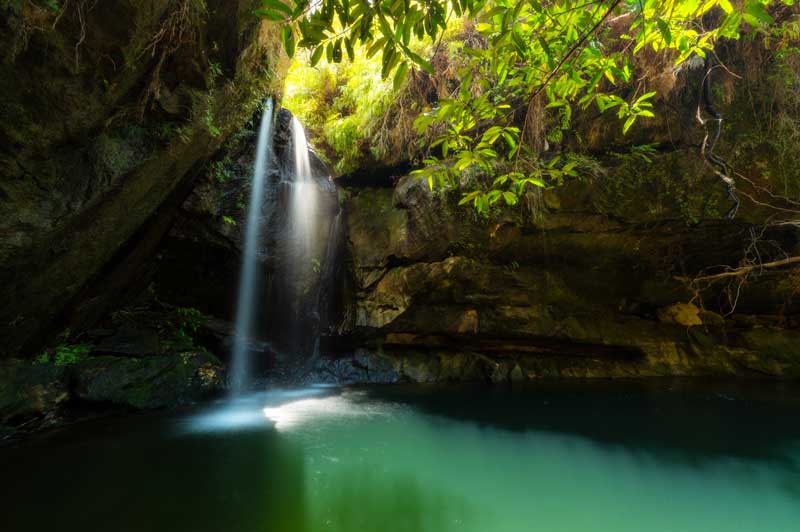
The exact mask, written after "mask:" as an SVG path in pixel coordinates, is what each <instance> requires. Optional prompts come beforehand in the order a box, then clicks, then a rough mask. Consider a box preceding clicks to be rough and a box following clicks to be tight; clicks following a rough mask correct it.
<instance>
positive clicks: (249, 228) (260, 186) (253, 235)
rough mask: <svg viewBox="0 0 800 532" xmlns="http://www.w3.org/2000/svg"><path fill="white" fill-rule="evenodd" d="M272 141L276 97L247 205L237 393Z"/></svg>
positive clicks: (242, 382)
mask: <svg viewBox="0 0 800 532" xmlns="http://www.w3.org/2000/svg"><path fill="white" fill-rule="evenodd" d="M271 141H272V99H271V98H270V99H268V100H267V101H266V103H265V104H264V113H263V114H262V116H261V126H260V128H259V132H258V143H257V147H256V160H255V166H254V168H253V183H252V187H251V189H250V202H249V205H248V207H247V225H246V226H245V238H244V252H243V255H242V266H241V274H240V277H239V294H238V299H237V304H236V328H235V335H234V339H233V356H232V358H231V369H230V384H231V391H232V392H233V393H234V394H239V393H241V392H242V391H243V390H244V389H245V388H246V387H247V384H248V382H249V378H250V360H249V358H250V357H249V352H248V351H249V345H250V343H251V342H252V340H253V335H254V323H253V321H254V320H253V317H254V315H255V312H254V311H255V308H254V307H255V301H254V299H255V294H256V283H257V279H256V269H257V263H258V243H259V240H260V236H261V229H262V227H261V223H260V221H261V206H262V204H263V201H264V181H265V177H266V173H267V168H268V166H269V163H270V160H269V159H270V144H271Z"/></svg>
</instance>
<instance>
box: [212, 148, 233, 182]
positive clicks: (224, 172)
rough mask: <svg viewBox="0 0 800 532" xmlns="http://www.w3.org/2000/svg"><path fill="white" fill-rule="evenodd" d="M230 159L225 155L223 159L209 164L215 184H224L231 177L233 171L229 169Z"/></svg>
mask: <svg viewBox="0 0 800 532" xmlns="http://www.w3.org/2000/svg"><path fill="white" fill-rule="evenodd" d="M230 166H231V157H230V155H228V154H226V155H225V157H224V158H222V159H220V160H219V161H214V162H213V163H211V175H212V176H213V178H214V180H215V181H216V182H217V183H220V184H222V183H225V182H227V181H228V180H229V179H230V178H232V177H233V171H232V170H231V168H230Z"/></svg>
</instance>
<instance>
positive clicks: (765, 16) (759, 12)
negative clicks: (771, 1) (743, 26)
mask: <svg viewBox="0 0 800 532" xmlns="http://www.w3.org/2000/svg"><path fill="white" fill-rule="evenodd" d="M744 19H745V20H746V21H747V22H748V24H750V25H751V26H758V25H759V23H760V22H763V23H764V24H772V23H773V22H775V21H774V20H773V18H772V17H771V16H770V15H769V13H767V10H766V9H765V8H764V4H762V3H761V2H760V1H759V0H748V2H747V4H746V5H745V8H744Z"/></svg>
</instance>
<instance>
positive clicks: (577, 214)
mask: <svg viewBox="0 0 800 532" xmlns="http://www.w3.org/2000/svg"><path fill="white" fill-rule="evenodd" d="M593 186H596V185H593ZM581 187H583V188H585V187H586V185H581ZM581 192H583V193H585V194H586V195H589V196H591V194H589V191H587V190H583V191H581V190H580V189H575V188H573V189H571V190H570V189H569V188H568V189H564V190H560V191H559V192H558V196H553V197H551V198H549V200H548V202H549V203H550V204H551V205H552V207H551V208H550V209H549V212H541V211H540V212H538V213H537V214H535V215H534V216H531V213H530V212H528V213H527V214H526V213H525V211H524V210H523V211H521V210H520V209H513V210H512V209H507V210H503V211H501V212H496V213H494V214H493V215H492V216H491V217H489V218H485V219H483V218H480V217H478V216H477V215H476V214H475V213H474V212H472V211H470V210H468V209H467V208H465V207H463V206H462V207H459V206H457V205H456V203H457V199H458V198H457V194H452V193H447V192H446V191H445V192H442V191H438V192H431V191H430V190H429V189H428V187H427V185H426V184H424V183H422V182H419V181H416V180H414V179H413V178H411V177H404V178H402V179H400V180H399V182H398V183H397V185H396V186H395V187H394V188H352V189H349V190H348V199H347V202H346V213H347V228H348V230H347V235H348V239H349V249H350V254H351V257H352V268H353V269H352V274H353V283H354V286H355V289H354V291H353V292H352V298H351V301H350V303H351V305H350V312H349V314H348V315H347V316H345V321H344V323H343V329H342V330H343V334H342V335H341V336H334V337H331V338H330V339H329V341H330V344H331V345H332V346H333V348H334V349H335V350H337V349H338V350H339V351H340V352H342V353H352V352H356V351H357V352H359V353H365V352H366V353H373V354H374V355H373V356H375V357H377V360H378V362H374V363H373V364H378V365H380V364H383V363H386V362H387V361H388V362H389V363H391V364H392V367H393V369H394V371H395V372H396V379H405V380H411V381H419V382H434V381H448V380H493V381H506V380H517V379H531V378H539V377H623V376H626V377H627V376H630V377H633V376H662V375H741V376H765V375H769V376H794V377H800V331H798V330H797V329H796V328H797V326H798V318H797V315H798V312H800V307H798V301H797V298H796V297H794V296H796V295H797V290H796V286H794V285H792V284H791V283H787V280H790V277H791V276H790V275H787V274H786V272H780V273H778V272H776V273H775V274H769V273H766V274H764V275H762V276H760V277H756V278H752V279H750V280H749V281H748V283H747V284H745V285H744V286H742V287H738V285H733V286H731V285H727V284H722V285H719V284H716V285H712V286H711V287H710V288H709V289H708V290H705V291H703V292H702V293H701V294H699V295H700V296H701V297H699V298H698V297H696V296H697V295H698V294H695V293H694V292H692V291H691V290H690V289H689V286H688V284H687V282H686V281H685V279H684V278H686V277H687V276H692V275H695V274H697V273H698V272H701V271H703V270H704V269H705V268H707V267H710V266H715V265H718V264H732V265H736V264H738V263H739V261H740V260H741V259H742V257H743V254H744V253H745V250H746V249H747V248H748V244H749V243H750V231H749V225H748V224H747V223H744V222H728V221H709V222H706V223H701V224H699V225H696V226H692V227H688V226H687V225H686V224H685V223H684V222H681V221H668V220H660V221H655V220H651V221H648V222H639V221H632V220H629V221H625V220H620V219H613V218H611V217H609V216H607V215H606V214H603V213H601V212H597V211H593V210H592V209H591V208H585V210H583V211H579V210H570V211H565V210H561V209H559V208H558V207H556V206H558V205H563V204H566V203H567V202H568V201H570V198H575V197H580V196H581ZM547 194H551V193H550V192H548V193H547ZM541 203H544V201H543V200H542V201H541ZM767 233H768V234H767V235H765V236H764V240H765V242H769V243H768V244H764V245H763V246H762V251H763V252H764V253H765V254H767V255H768V254H769V253H770V251H768V249H773V250H777V249H782V250H796V249H797V246H798V242H800V233H798V230H797V229H796V228H794V227H783V228H773V229H770V230H768V231H767ZM773 252H774V253H780V252H778V251H773ZM764 260H768V257H764ZM731 288H733V289H736V290H738V293H737V297H738V300H737V301H736V306H735V310H734V312H733V313H730V314H729V315H725V316H723V315H722V314H724V313H725V312H726V311H729V310H730V305H729V300H728V299H726V297H727V295H728V294H729V293H730V289H731ZM364 349H366V351H364ZM346 359H347V360H349V362H347V364H349V367H352V368H355V369H356V370H357V369H359V368H367V367H368V366H369V363H365V362H364V361H363V360H361V361H359V360H358V357H354V358H352V359H350V358H347V357H346ZM383 374H385V372H384V373H383Z"/></svg>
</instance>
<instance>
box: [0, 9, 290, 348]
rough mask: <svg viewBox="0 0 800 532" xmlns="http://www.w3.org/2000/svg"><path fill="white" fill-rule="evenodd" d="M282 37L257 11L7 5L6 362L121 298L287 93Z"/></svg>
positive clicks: (1, 177) (1, 171)
mask: <svg viewBox="0 0 800 532" xmlns="http://www.w3.org/2000/svg"><path fill="white" fill-rule="evenodd" d="M51 4H53V5H54V6H55V7H48V6H50V5H51ZM58 4H61V7H58ZM277 34H278V32H277V30H276V26H275V25H274V24H271V23H267V22H262V21H261V20H260V19H258V18H257V17H255V16H254V15H253V14H252V2H250V1H239V2H228V1H217V0H210V1H208V2H193V1H189V0H153V1H147V2H128V1H121V2H93V3H86V2H82V1H81V2H63V3H42V2H23V1H16V0H12V1H10V2H2V3H0V49H1V50H2V54H3V58H2V63H0V92H2V94H3V98H2V101H0V234H2V235H3V237H2V239H0V285H1V286H2V288H0V300H2V301H4V302H7V304H4V305H2V308H0V335H2V337H3V339H4V341H3V343H2V346H0V354H5V355H6V356H8V355H13V354H14V353H18V352H22V353H29V352H35V351H36V350H37V349H38V348H39V347H40V345H41V343H42V342H44V341H45V340H46V338H47V333H48V332H50V331H52V330H54V329H57V328H60V327H63V325H64V324H69V325H72V326H74V327H76V328H79V327H80V326H81V325H86V324H89V323H91V322H92V321H93V320H96V319H97V318H98V317H99V316H101V315H102V314H103V312H105V311H107V310H108V307H109V305H110V304H113V303H114V302H115V301H114V300H115V299H117V298H118V297H119V293H120V292H121V291H122V290H123V288H124V287H125V285H126V283H129V282H130V280H131V277H133V276H134V275H135V272H136V271H137V269H138V268H140V266H141V265H142V264H144V263H146V261H147V259H148V258H149V257H150V256H151V255H152V252H153V250H154V249H155V247H156V245H157V243H158V242H159V241H160V238H161V236H162V235H163V233H164V232H165V231H166V230H167V228H168V227H169V226H170V223H171V220H172V216H173V213H174V212H175V210H176V207H177V206H178V205H179V204H180V203H181V202H182V201H183V198H184V197H185V196H186V194H188V192H189V190H190V188H191V180H192V179H193V178H194V177H195V176H196V173H197V167H198V165H201V164H202V163H204V161H205V160H206V159H208V158H210V157H211V156H212V155H213V154H214V153H215V152H216V151H217V149H218V148H219V147H220V145H221V144H222V142H223V141H224V140H225V139H226V138H227V137H228V136H229V135H230V133H231V132H233V131H238V130H239V128H240V126H241V124H242V123H243V122H244V121H245V120H246V118H247V117H248V116H249V115H250V113H251V112H252V110H253V108H254V106H255V104H256V103H257V102H259V101H261V100H263V98H264V97H265V96H266V94H268V93H269V92H275V90H276V88H277V87H279V86H280V79H281V78H282V74H283V72H284V70H285V67H286V64H285V60H283V59H281V58H282V56H281V52H280V44H279V38H278V36H277Z"/></svg>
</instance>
